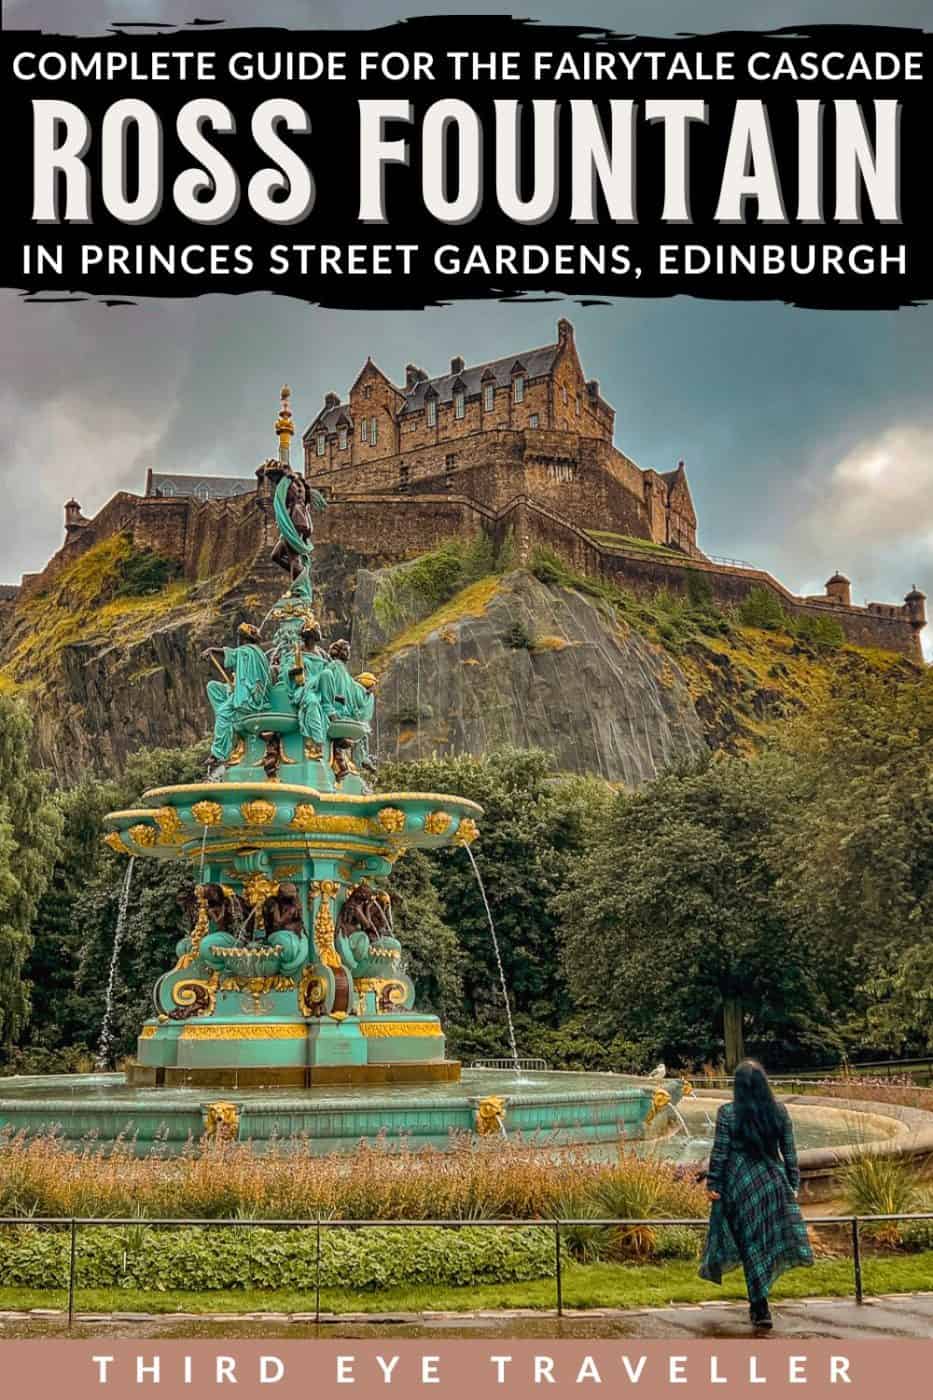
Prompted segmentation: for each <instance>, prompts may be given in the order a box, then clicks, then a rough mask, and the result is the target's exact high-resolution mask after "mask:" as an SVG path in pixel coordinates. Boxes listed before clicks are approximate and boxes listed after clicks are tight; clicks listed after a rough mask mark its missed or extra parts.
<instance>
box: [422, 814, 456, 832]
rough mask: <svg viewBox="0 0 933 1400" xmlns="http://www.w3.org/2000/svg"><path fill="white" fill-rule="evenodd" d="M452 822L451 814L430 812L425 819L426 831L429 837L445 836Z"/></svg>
mask: <svg viewBox="0 0 933 1400" xmlns="http://www.w3.org/2000/svg"><path fill="white" fill-rule="evenodd" d="M452 821H453V818H452V817H451V815H450V813H449V812H440V811H439V812H428V814H427V816H426V817H425V819H424V829H425V831H426V832H427V833H428V835H429V836H443V835H444V832H445V831H446V830H447V829H448V827H449V826H450V823H451V822H452Z"/></svg>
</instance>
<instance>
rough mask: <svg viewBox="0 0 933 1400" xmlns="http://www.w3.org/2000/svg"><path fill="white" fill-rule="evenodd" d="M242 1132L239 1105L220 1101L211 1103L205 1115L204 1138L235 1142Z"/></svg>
mask: <svg viewBox="0 0 933 1400" xmlns="http://www.w3.org/2000/svg"><path fill="white" fill-rule="evenodd" d="M239 1132H240V1110H239V1107H238V1105H237V1104H235V1103H229V1102H227V1101H225V1100H223V1099H219V1100H218V1101H217V1102H216V1103H209V1104H208V1105H207V1109H206V1111H205V1114H204V1136H205V1137H206V1138H214V1139H216V1140H217V1141H218V1142H235V1141H236V1139H237V1137H238V1136H239Z"/></svg>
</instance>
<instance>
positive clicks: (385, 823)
mask: <svg viewBox="0 0 933 1400" xmlns="http://www.w3.org/2000/svg"><path fill="white" fill-rule="evenodd" d="M376 821H377V822H378V823H379V825H380V826H381V827H382V830H383V831H386V832H388V833H389V835H391V836H394V835H397V834H398V833H399V832H400V831H404V830H405V813H404V812H403V811H402V810H401V808H400V807H381V808H380V809H379V811H378V812H377V814H376Z"/></svg>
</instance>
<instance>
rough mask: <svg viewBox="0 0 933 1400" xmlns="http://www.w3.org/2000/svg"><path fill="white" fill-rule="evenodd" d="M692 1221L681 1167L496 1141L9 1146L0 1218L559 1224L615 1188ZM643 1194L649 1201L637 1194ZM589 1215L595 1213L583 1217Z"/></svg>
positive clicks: (693, 1191) (1, 1162) (693, 1208)
mask: <svg viewBox="0 0 933 1400" xmlns="http://www.w3.org/2000/svg"><path fill="white" fill-rule="evenodd" d="M630 1179H631V1180H632V1181H633V1182H636V1183H639V1184H638V1185H637V1186H636V1185H633V1186H632V1187H631V1188H628V1189H629V1196H628V1198H627V1199H628V1200H629V1204H630V1205H633V1204H635V1203H636V1198H637V1204H638V1211H633V1210H632V1209H626V1210H625V1212H624V1213H626V1214H629V1215H631V1214H633V1213H641V1214H648V1215H655V1216H658V1215H674V1216H685V1215H690V1216H695V1215H702V1214H703V1209H704V1197H703V1192H702V1191H701V1190H700V1188H699V1187H698V1186H697V1185H696V1183H695V1182H693V1181H691V1180H689V1179H685V1178H683V1176H682V1174H681V1173H679V1172H678V1171H677V1170H676V1169H675V1168H673V1167H671V1166H670V1165H668V1164H667V1163H664V1162H659V1161H655V1160H653V1159H652V1160H649V1161H643V1160H641V1159H639V1158H636V1157H634V1156H629V1155H626V1156H624V1157H623V1158H622V1159H621V1160H620V1161H619V1162H618V1163H615V1164H607V1163H600V1162H594V1161H593V1160H592V1159H591V1158H590V1157H589V1156H588V1155H587V1152H586V1150H585V1149H583V1148H574V1147H561V1148H558V1147H554V1148H553V1149H552V1148H548V1149H547V1150H544V1151H542V1150H541V1146H540V1145H538V1146H532V1145H526V1144H522V1143H516V1142H511V1141H510V1142H502V1141H501V1140H498V1139H497V1140H493V1141H490V1142H489V1143H485V1142H481V1143H475V1142H473V1141H470V1140H464V1142H463V1143H462V1144H461V1143H460V1142H455V1143H454V1144H453V1145H452V1147H451V1149H450V1150H449V1151H446V1152H438V1151H436V1150H434V1149H431V1148H422V1149H419V1150H417V1151H405V1150H401V1151H390V1150H388V1149H387V1148H386V1147H385V1145H383V1144H380V1143H378V1142H377V1143H375V1144H364V1145H363V1146H361V1147H360V1148H359V1149H358V1150H357V1151H356V1152H352V1153H346V1154H332V1155H329V1156H321V1157H315V1156H312V1155H311V1154H310V1153H309V1152H308V1151H307V1146H306V1144H305V1143H304V1142H303V1141H301V1140H297V1141H282V1142H280V1143H278V1144H275V1143H273V1144H270V1145H269V1147H268V1150H266V1151H265V1152H263V1153H259V1152H254V1151H253V1149H252V1147H251V1146H250V1144H249V1143H211V1144H208V1145H206V1146H204V1147H201V1148H196V1147H192V1148H191V1150H189V1151H187V1152H185V1153H183V1154H182V1155H180V1156H177V1157H165V1156H163V1155H161V1154H160V1152H159V1151H155V1152H153V1153H152V1154H150V1155H149V1156H139V1157H137V1156H135V1155H134V1154H133V1153H132V1151H131V1150H130V1148H129V1146H128V1145H127V1144H125V1143H122V1144H121V1143H118V1144H117V1145H116V1146H115V1147H114V1148H113V1150H112V1151H111V1152H110V1153H109V1154H108V1155H107V1156H104V1155H102V1154H101V1153H100V1152H99V1151H95V1150H94V1147H93V1145H92V1144H89V1145H88V1146H87V1147H85V1148H74V1147H70V1146H68V1145H67V1144H66V1143H64V1142H63V1141H62V1140H61V1139H60V1138H56V1137H41V1136H37V1137H34V1138H32V1139H31V1140H27V1139H25V1138H24V1137H23V1136H22V1135H18V1136H15V1137H10V1136H8V1135H7V1136H5V1137H4V1136H3V1135H0V1215H6V1216H22V1217H26V1218H28V1217H29V1216H36V1215H41V1216H71V1215H75V1216H123V1217H127V1216H139V1217H140V1218H145V1217H146V1216H149V1217H152V1218H162V1219H167V1218H174V1219H183V1218H185V1217H188V1218H192V1219H201V1220H207V1219H230V1218H232V1217H234V1216H237V1215H239V1216H242V1217H245V1218H248V1219H278V1220H309V1219H310V1220H313V1219H315V1217H317V1216H318V1215H320V1216H321V1217H322V1218H325V1219H326V1218H331V1219H335V1218H339V1219H343V1220H406V1219H408V1220H425V1219H438V1218H444V1219H459V1220H470V1219H477V1218H483V1217H487V1218H488V1217H492V1218H496V1219H504V1218H515V1219H519V1220H528V1219H535V1218H539V1219H540V1218H544V1217H547V1218H549V1219H553V1218H554V1216H555V1215H557V1214H559V1213H560V1203H561V1202H562V1201H565V1200H566V1197H567V1191H568V1183H573V1194H574V1197H575V1198H576V1199H577V1200H579V1201H584V1200H587V1201H596V1202H597V1204H599V1187H600V1185H601V1184H603V1183H605V1182H610V1183H615V1194H614V1196H613V1198H612V1201H611V1209H610V1210H609V1211H607V1210H606V1209H603V1208H601V1206H600V1208H599V1210H598V1213H599V1214H601V1215H606V1214H607V1213H609V1214H618V1213H619V1210H618V1209H617V1207H622V1206H623V1205H624V1200H623V1191H624V1189H625V1183H626V1182H627V1181H629V1180H630ZM638 1191H640V1192H641V1195H638ZM582 1213H589V1211H588V1210H587V1211H586V1212H582Z"/></svg>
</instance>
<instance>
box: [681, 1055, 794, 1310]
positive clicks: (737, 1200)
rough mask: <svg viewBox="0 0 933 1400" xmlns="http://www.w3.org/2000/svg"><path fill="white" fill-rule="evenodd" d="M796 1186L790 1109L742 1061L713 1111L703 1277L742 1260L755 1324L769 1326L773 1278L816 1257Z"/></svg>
mask: <svg viewBox="0 0 933 1400" xmlns="http://www.w3.org/2000/svg"><path fill="white" fill-rule="evenodd" d="M799 1185H800V1171H799V1169H798V1167H797V1150H796V1148H795V1146H794V1130H793V1128H792V1126H791V1121H790V1114H789V1113H788V1112H787V1109H786V1108H785V1107H784V1105H783V1104H780V1103H778V1101H777V1099H776V1098H775V1097H774V1094H773V1093H772V1091H771V1085H770V1084H769V1083H768V1076H767V1075H766V1074H765V1072H764V1070H763V1069H762V1067H761V1065H760V1064H758V1062H757V1060H743V1061H742V1063H741V1064H740V1065H739V1067H738V1069H737V1070H736V1072H735V1083H734V1090H733V1098H732V1102H731V1103H724V1104H723V1105H722V1107H721V1108H720V1110H719V1112H718V1113H717V1115H716V1138H715V1141H714V1143H713V1151H712V1153H711V1155H710V1159H709V1171H708V1173H707V1177H706V1192H707V1195H708V1196H709V1198H710V1200H711V1201H712V1203H713V1204H712V1209H711V1210H710V1217H709V1232H708V1234H707V1237H706V1250H705V1252H704V1254H703V1261H702V1263H701V1264H700V1277H701V1278H705V1279H710V1280H711V1281H712V1282H713V1283H722V1276H723V1274H724V1273H726V1272H727V1271H728V1270H729V1269H734V1268H736V1267H737V1266H738V1265H739V1264H741V1265H742V1268H743V1269H744V1270H745V1285H746V1288H747V1290H748V1303H749V1314H750V1318H751V1321H752V1324H753V1325H754V1326H756V1327H770V1326H771V1325H772V1323H771V1312H770V1310H769V1308H768V1294H769V1292H770V1291H771V1286H772V1284H773V1283H774V1281H775V1279H777V1278H779V1277H780V1275H781V1274H782V1273H784V1271H785V1270H786V1269H795V1268H797V1267H798V1266H800V1265H802V1264H812V1263H813V1254H812V1252H811V1250H810V1242H809V1240H808V1239H807V1227H806V1225H805V1224H804V1220H803V1216H802V1215H801V1214H800V1207H799V1206H798V1205H797V1199H796V1196H797V1187H798V1186H799Z"/></svg>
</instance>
